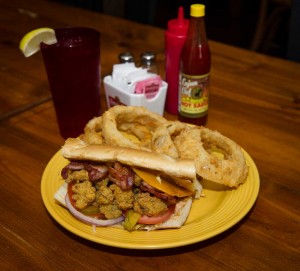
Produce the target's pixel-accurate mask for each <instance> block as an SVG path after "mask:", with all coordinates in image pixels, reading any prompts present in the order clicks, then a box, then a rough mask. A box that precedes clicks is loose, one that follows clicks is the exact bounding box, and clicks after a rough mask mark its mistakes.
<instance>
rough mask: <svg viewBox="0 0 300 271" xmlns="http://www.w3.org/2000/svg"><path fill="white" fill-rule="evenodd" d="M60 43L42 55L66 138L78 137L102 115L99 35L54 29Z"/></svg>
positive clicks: (44, 47)
mask: <svg viewBox="0 0 300 271" xmlns="http://www.w3.org/2000/svg"><path fill="white" fill-rule="evenodd" d="M55 35H56V37H57V41H58V42H57V43H56V44H52V45H47V44H44V43H41V51H42V55H43V59H44V65H45V67H46V71H47V75H48V81H49V85H50V89H51V93H52V98H53V102H54V106H55V110H56V116H57V121H58V125H59V129H60V133H61V135H62V137H63V138H68V137H77V136H79V135H80V134H81V133H82V132H83V129H84V127H85V125H86V123H87V122H88V121H89V120H90V119H92V118H93V117H95V116H99V115H100V83H101V76H100V33H99V32H98V31H96V30H94V29H90V28H79V27H78V28H61V29H55Z"/></svg>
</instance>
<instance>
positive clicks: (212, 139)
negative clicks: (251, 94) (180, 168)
mask: <svg viewBox="0 0 300 271" xmlns="http://www.w3.org/2000/svg"><path fill="white" fill-rule="evenodd" d="M175 145H176V146H177V148H178V150H179V153H180V157H182V158H190V159H194V161H195V167H196V172H197V174H198V175H199V176H201V177H202V178H204V179H206V180H209V181H213V182H216V183H220V184H224V185H227V186H230V187H236V186H238V185H239V184H241V183H243V182H244V181H245V179H246V177H247V175H248V166H247V164H246V160H245V156H244V154H243V152H242V150H241V147H240V146H239V145H238V144H236V143H235V142H234V141H232V140H231V139H229V138H227V137H225V136H223V135H222V134H220V133H219V132H217V131H212V130H210V129H208V128H205V127H191V128H187V129H186V130H184V131H183V132H182V133H181V134H180V135H179V136H178V137H177V138H175ZM214 149H215V150H218V152H220V153H221V154H222V156H223V157H222V158H221V159H220V158H218V157H217V155H216V154H214V151H213V150H214Z"/></svg>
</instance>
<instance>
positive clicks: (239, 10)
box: [54, 0, 300, 61]
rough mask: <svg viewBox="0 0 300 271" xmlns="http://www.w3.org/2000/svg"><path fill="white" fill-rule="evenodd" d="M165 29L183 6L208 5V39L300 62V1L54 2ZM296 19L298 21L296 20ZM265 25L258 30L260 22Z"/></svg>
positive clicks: (167, 0) (169, 0)
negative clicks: (261, 19) (261, 20)
mask: <svg viewBox="0 0 300 271" xmlns="http://www.w3.org/2000/svg"><path fill="white" fill-rule="evenodd" d="M54 1H58V2H62V3H64V4H68V5H74V6H78V7H81V8H85V9H90V10H93V11H95V12H102V13H106V14H109V15H112V16H118V17H122V18H126V19H129V20H132V21H137V22H140V23H144V24H149V25H153V26H157V27H160V28H164V29H166V27H167V22H168V20H170V19H173V18H175V17H177V10H178V7H179V6H183V7H184V10H185V16H186V18H189V9H190V5H191V4H194V3H202V4H205V5H206V29H207V36H208V38H209V39H212V40H215V41H219V42H223V43H227V44H230V45H234V46H238V47H242V48H246V49H250V50H254V51H257V52H261V53H264V54H268V55H272V56H276V57H280V58H285V59H289V60H293V61H300V48H299V47H300V45H299V43H300V42H299V39H300V31H299V29H300V23H299V22H300V19H299V18H300V16H299V14H300V0H222V1H217V0H210V1H209V0H207V1H196V0H194V1H191V0H185V1H184V0H54ZM296 17H297V18H296ZM260 18H263V20H264V22H265V23H264V24H263V25H262V26H261V27H259V26H258V22H259V19H260Z"/></svg>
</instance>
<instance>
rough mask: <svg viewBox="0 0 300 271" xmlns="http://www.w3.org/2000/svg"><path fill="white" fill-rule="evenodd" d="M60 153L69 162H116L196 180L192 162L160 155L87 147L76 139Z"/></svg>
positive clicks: (115, 148)
mask: <svg viewBox="0 0 300 271" xmlns="http://www.w3.org/2000/svg"><path fill="white" fill-rule="evenodd" d="M61 151H62V155H63V157H64V158H66V159H70V160H89V161H95V162H114V161H118V162H120V163H122V164H124V165H128V166H133V167H140V168H144V169H148V170H154V171H157V172H161V173H164V174H166V175H168V176H173V177H178V178H187V179H190V180H194V179H196V170H195V165H194V161H193V160H190V159H173V158H172V157H169V156H167V155H164V154H160V153H154V152H150V151H149V152H148V151H144V150H137V149H131V148H125V147H116V146H111V145H105V144H101V145H100V144H99V145H98V144H97V145H96V144H91V145H89V144H87V143H86V142H84V141H82V140H80V139H78V138H68V139H67V140H66V142H65V144H64V146H63V147H62V150H61Z"/></svg>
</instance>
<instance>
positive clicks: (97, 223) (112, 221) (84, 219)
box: [66, 194, 125, 226]
mask: <svg viewBox="0 0 300 271" xmlns="http://www.w3.org/2000/svg"><path fill="white" fill-rule="evenodd" d="M66 205H67V208H68V209H69V211H70V212H71V213H72V215H74V216H75V217H76V218H78V219H79V220H80V221H82V222H84V223H87V224H91V225H95V226H110V225H114V224H117V223H119V222H121V221H123V220H124V219H125V218H124V217H123V216H120V217H118V218H114V219H107V220H103V219H97V218H92V217H89V216H86V215H84V214H83V213H81V212H79V211H77V210H76V209H75V208H74V207H73V206H72V204H71V202H70V199H69V196H68V194H67V195H66Z"/></svg>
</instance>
